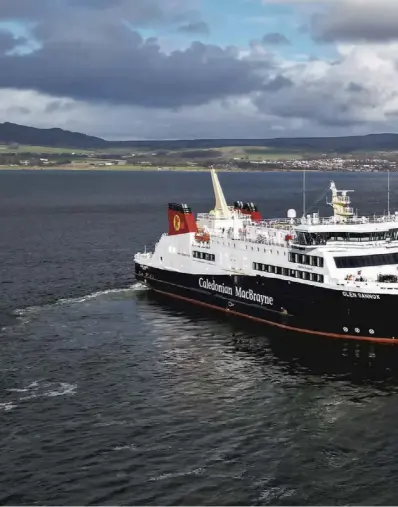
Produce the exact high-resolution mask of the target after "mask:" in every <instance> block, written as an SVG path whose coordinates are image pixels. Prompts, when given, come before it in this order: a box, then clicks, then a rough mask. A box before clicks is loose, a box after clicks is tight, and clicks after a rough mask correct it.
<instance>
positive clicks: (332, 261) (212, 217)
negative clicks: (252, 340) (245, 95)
mask: <svg viewBox="0 0 398 507" xmlns="http://www.w3.org/2000/svg"><path fill="white" fill-rule="evenodd" d="M211 178H212V183H213V189H214V196H215V206H214V209H212V210H211V211H210V212H209V213H198V214H197V217H196V219H195V217H194V215H193V213H192V210H191V208H190V207H189V206H188V205H186V204H176V203H171V204H169V205H168V233H164V234H163V235H162V236H161V238H160V239H159V241H158V243H157V244H156V246H155V248H154V251H153V252H145V253H137V254H136V255H135V256H134V261H135V273H136V279H137V280H139V281H142V282H144V283H145V284H146V285H147V286H148V287H149V288H151V289H153V290H154V291H156V292H158V293H161V294H163V295H167V296H170V297H172V298H176V299H180V300H183V301H187V302H190V303H192V304H196V305H201V306H204V307H208V308H212V309H217V310H220V311H221V312H224V313H226V314H231V315H236V316H240V317H245V318H248V319H251V320H253V321H257V322H261V323H264V324H265V325H268V326H276V327H278V328H282V329H285V330H290V331H294V332H300V333H305V334H310V335H318V336H325V337H330V338H340V339H343V340H360V341H365V342H374V343H376V342H377V343H383V344H398V321H397V322H396V321H395V311H396V310H398V276H397V275H398V213H397V212H395V213H390V211H388V213H387V214H384V215H381V216H376V215H375V216H358V214H357V213H355V212H354V210H353V208H352V206H351V200H350V196H349V195H348V194H349V193H350V192H352V191H351V190H337V188H336V185H335V183H334V182H331V184H330V191H331V201H330V202H329V203H328V204H330V206H331V208H332V209H333V214H331V216H329V217H326V218H322V217H320V216H319V214H318V213H313V214H305V213H303V216H301V217H297V214H296V211H295V210H294V209H289V210H288V211H287V217H286V218H282V219H263V217H262V216H261V213H260V211H259V210H258V208H257V206H256V205H254V204H253V203H244V202H240V201H238V202H235V203H234V204H233V205H228V204H227V201H226V199H225V196H224V193H223V191H222V188H221V185H220V182H219V179H218V175H217V173H216V172H215V170H214V169H211ZM304 209H305V207H304Z"/></svg>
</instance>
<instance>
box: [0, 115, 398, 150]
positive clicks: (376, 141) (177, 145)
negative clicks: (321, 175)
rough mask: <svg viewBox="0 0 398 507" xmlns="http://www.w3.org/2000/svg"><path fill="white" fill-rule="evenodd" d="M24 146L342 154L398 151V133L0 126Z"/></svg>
mask: <svg viewBox="0 0 398 507" xmlns="http://www.w3.org/2000/svg"><path fill="white" fill-rule="evenodd" d="M12 143H17V144H22V145H31V146H48V147H55V148H80V149H90V148H91V149H107V148H120V149H126V148H147V149H154V150H184V149H198V150H201V149H214V148H218V147H228V146H258V147H267V148H274V149H277V150H278V151H281V150H286V151H296V152H297V151H306V152H312V151H313V152H318V153H319V152H329V153H330V152H340V153H348V152H352V151H358V150H361V151H369V152H371V151H394V150H397V151H398V134H369V135H366V136H347V137H297V138H276V139H189V140H179V141H116V142H115V141H105V140H104V139H101V138H100V137H94V136H88V135H86V134H80V133H78V132H70V131H68V130H63V129H59V128H52V129H38V128H34V127H26V126H23V125H17V124H15V123H8V122H7V123H0V144H12Z"/></svg>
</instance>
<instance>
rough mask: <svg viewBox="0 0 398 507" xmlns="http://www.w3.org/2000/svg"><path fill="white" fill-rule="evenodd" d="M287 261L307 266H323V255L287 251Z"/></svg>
mask: <svg viewBox="0 0 398 507" xmlns="http://www.w3.org/2000/svg"><path fill="white" fill-rule="evenodd" d="M289 261H290V262H295V263H296V264H304V265H307V266H315V267H318V268H323V257H318V256H316V255H304V254H299V253H294V252H289Z"/></svg>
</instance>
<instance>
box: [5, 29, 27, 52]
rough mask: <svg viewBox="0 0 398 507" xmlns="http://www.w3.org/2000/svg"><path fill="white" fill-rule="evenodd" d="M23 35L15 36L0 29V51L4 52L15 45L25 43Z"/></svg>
mask: <svg viewBox="0 0 398 507" xmlns="http://www.w3.org/2000/svg"><path fill="white" fill-rule="evenodd" d="M26 42H27V40H26V39H25V38H24V37H16V36H15V35H13V34H12V33H10V32H6V31H1V30H0V53H6V52H8V51H11V50H12V49H14V48H16V47H17V46H20V45H23V44H26Z"/></svg>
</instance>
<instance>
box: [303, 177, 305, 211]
mask: <svg viewBox="0 0 398 507" xmlns="http://www.w3.org/2000/svg"><path fill="white" fill-rule="evenodd" d="M303 217H305V169H304V171H303Z"/></svg>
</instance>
